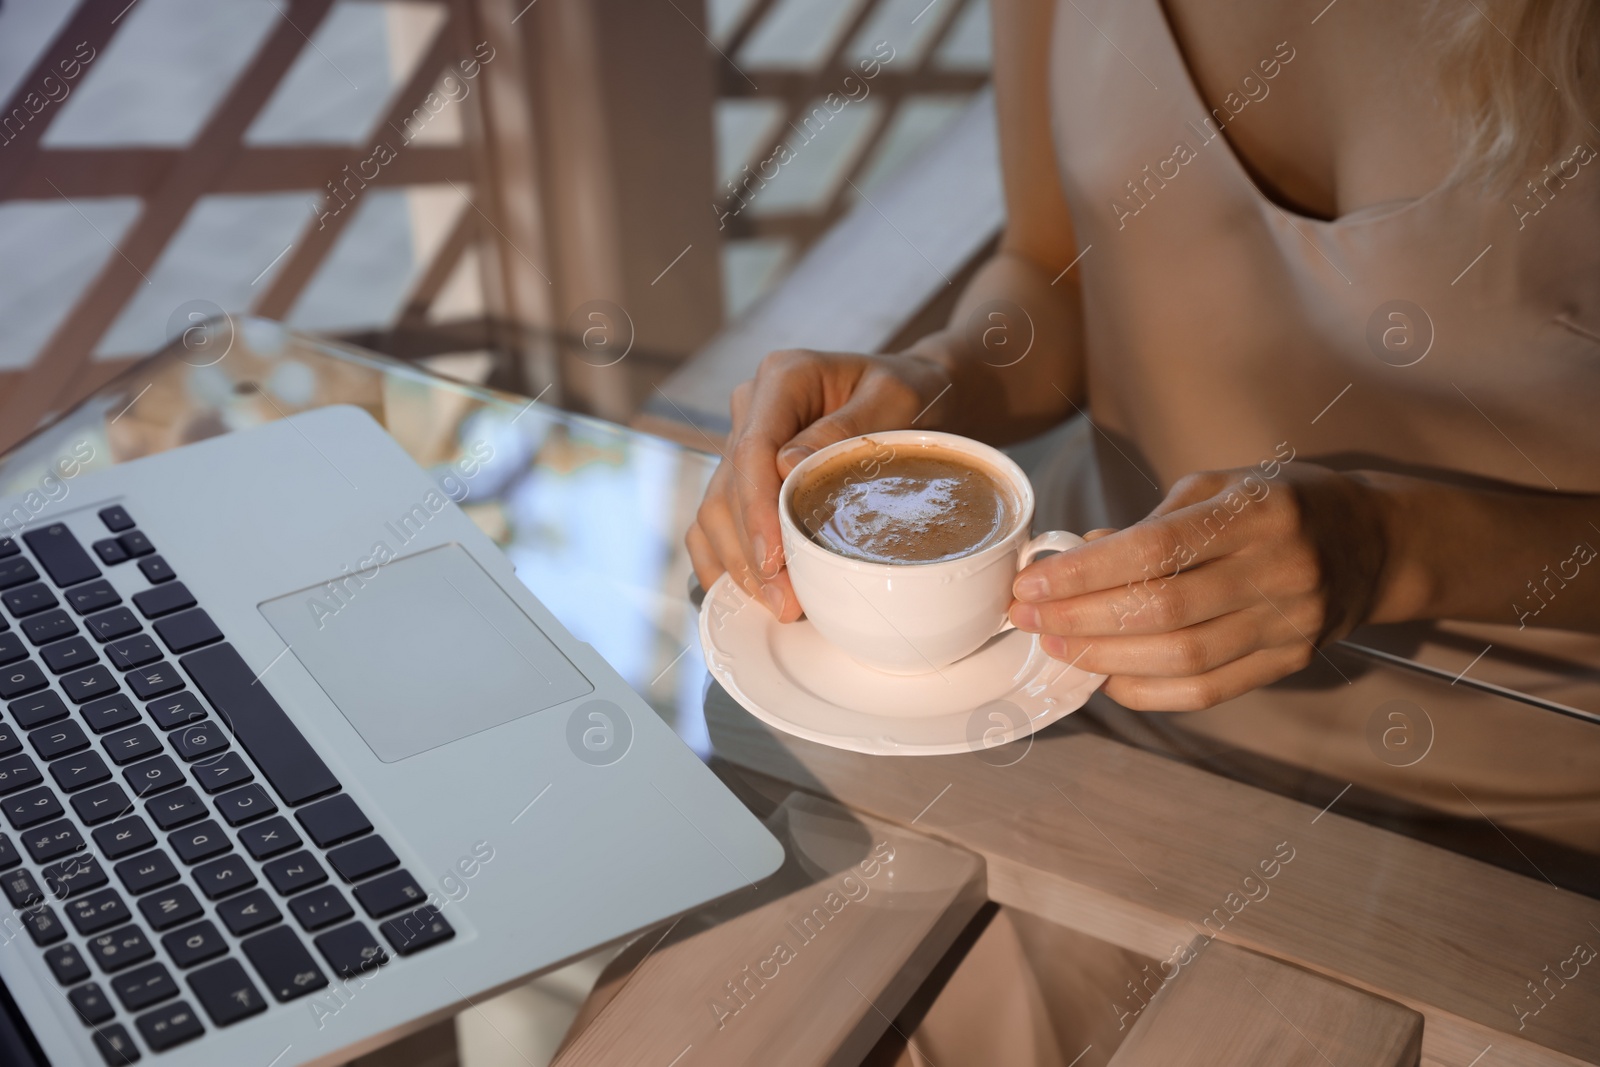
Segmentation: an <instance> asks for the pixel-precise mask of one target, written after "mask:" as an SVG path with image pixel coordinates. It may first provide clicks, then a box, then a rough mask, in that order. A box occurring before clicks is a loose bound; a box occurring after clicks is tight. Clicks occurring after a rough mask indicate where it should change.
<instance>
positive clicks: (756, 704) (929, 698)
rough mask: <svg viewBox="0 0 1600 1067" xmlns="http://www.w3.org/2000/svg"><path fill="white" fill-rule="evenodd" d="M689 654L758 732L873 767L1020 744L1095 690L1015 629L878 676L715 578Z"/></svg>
mask: <svg viewBox="0 0 1600 1067" xmlns="http://www.w3.org/2000/svg"><path fill="white" fill-rule="evenodd" d="M700 647H701V649H702V650H703V651H704V653H705V658H706V667H707V668H708V669H709V670H710V671H711V674H712V677H714V678H716V680H717V681H718V682H720V683H721V684H722V687H723V688H724V689H726V690H727V691H728V693H729V695H730V696H732V697H733V698H734V699H735V700H737V701H738V702H739V703H740V704H741V705H742V706H743V707H744V708H745V710H747V711H749V712H750V714H752V715H754V716H755V717H756V718H758V719H760V720H761V721H762V722H764V723H766V724H767V725H769V726H773V727H775V728H777V729H779V730H782V731H784V732H785V733H790V734H793V735H795V736H796V737H803V738H805V739H806V740H808V741H816V742H818V743H820V744H824V745H832V746H833V747H834V748H843V749H849V750H850V751H852V752H865V753H868V754H870V755H880V756H942V755H949V754H951V753H959V752H975V751H979V750H984V749H989V748H993V747H995V746H997V745H1002V744H1005V743H1006V742H1008V741H1013V740H1016V739H1017V738H1021V737H1027V736H1030V735H1031V734H1033V733H1034V731H1036V730H1040V729H1043V728H1044V727H1046V726H1049V725H1050V724H1051V723H1053V722H1055V721H1056V720H1057V719H1060V718H1062V717H1063V716H1066V715H1069V714H1071V713H1072V712H1074V711H1077V710H1078V709H1079V708H1081V707H1082V706H1083V705H1084V702H1085V701H1087V700H1088V699H1089V694H1091V693H1093V692H1094V691H1095V690H1096V689H1098V688H1099V687H1100V683H1101V682H1103V681H1105V675H1102V674H1089V673H1088V672H1086V671H1082V670H1079V669H1078V668H1076V667H1073V666H1070V665H1068V664H1066V663H1062V662H1061V661H1060V660H1055V659H1051V658H1050V657H1049V656H1047V655H1045V653H1044V652H1043V650H1041V649H1040V648H1039V642H1038V639H1037V638H1036V637H1034V635H1032V634H1028V633H1023V632H1022V631H1020V630H1010V631H1008V632H1006V633H1004V634H1001V635H999V636H998V637H996V638H994V639H993V640H991V641H990V642H989V643H988V644H986V645H984V646H983V647H982V648H980V649H978V651H976V652H974V653H973V654H972V655H970V656H968V657H966V658H965V659H963V660H961V661H959V662H957V663H954V664H951V665H950V666H948V667H945V668H943V669H942V670H941V671H939V672H938V673H932V674H922V675H916V676H914V677H901V676H898V675H893V674H885V673H883V672H882V671H877V670H873V669H872V668H871V667H866V666H863V665H862V664H860V663H857V662H856V661H855V660H853V659H851V658H850V657H849V656H847V655H845V654H844V653H843V652H841V651H840V650H839V649H838V648H837V647H835V646H834V645H831V644H829V643H828V642H827V641H825V640H823V638H822V636H821V635H820V634H818V633H817V631H816V628H815V627H813V626H812V625H811V623H810V622H809V621H808V620H806V619H801V620H800V621H799V622H793V623H789V624H787V625H784V624H781V623H779V622H778V621H777V620H776V619H774V618H773V617H772V613H771V612H769V611H768V610H767V609H766V608H765V607H763V606H762V605H760V604H758V603H756V602H755V601H754V600H753V599H751V598H750V596H749V594H747V593H745V592H744V591H743V590H742V589H740V588H739V587H738V586H736V585H734V583H733V580H732V579H731V578H729V577H728V576H727V575H726V574H724V575H723V576H722V577H721V578H718V579H717V581H716V582H715V583H714V584H713V585H712V586H711V590H710V591H709V592H708V593H706V597H705V600H704V602H703V603H702V604H701V605H700ZM1019 755H1020V754H1019Z"/></svg>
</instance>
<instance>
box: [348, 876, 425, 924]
mask: <svg viewBox="0 0 1600 1067" xmlns="http://www.w3.org/2000/svg"><path fill="white" fill-rule="evenodd" d="M355 899H357V901H358V902H360V905H362V910H365V912H366V913H368V915H371V917H373V918H382V917H384V915H394V913H395V912H398V910H403V909H408V907H411V909H414V907H418V905H419V904H422V902H424V901H426V899H427V893H424V891H422V886H419V885H418V883H416V878H413V877H411V872H408V870H392V872H389V873H387V875H384V877H382V878H373V880H371V881H368V883H365V885H358V886H355Z"/></svg>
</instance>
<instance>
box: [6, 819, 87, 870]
mask: <svg viewBox="0 0 1600 1067" xmlns="http://www.w3.org/2000/svg"><path fill="white" fill-rule="evenodd" d="M22 844H23V846H24V847H25V848H27V850H28V855H29V856H32V857H33V862H35V863H49V862H50V861H51V860H58V859H60V858H61V857H62V856H70V855H72V853H74V852H77V851H78V850H80V849H83V848H87V847H88V845H87V844H86V843H85V842H84V840H83V835H82V834H80V833H78V828H77V827H76V826H74V825H72V823H70V822H68V821H67V820H66V819H61V820H59V821H57V822H53V823H50V824H49V825H48V826H39V827H35V828H34V829H32V830H29V831H28V832H27V833H25V834H23V835H22Z"/></svg>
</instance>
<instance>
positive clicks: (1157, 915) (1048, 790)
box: [706, 688, 1600, 1065]
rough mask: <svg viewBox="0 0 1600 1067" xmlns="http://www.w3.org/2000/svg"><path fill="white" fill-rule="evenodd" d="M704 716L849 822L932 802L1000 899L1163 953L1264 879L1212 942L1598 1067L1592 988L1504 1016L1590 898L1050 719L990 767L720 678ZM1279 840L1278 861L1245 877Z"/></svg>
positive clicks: (1475, 1039)
mask: <svg viewBox="0 0 1600 1067" xmlns="http://www.w3.org/2000/svg"><path fill="white" fill-rule="evenodd" d="M1482 699H1486V700H1487V699H1491V698H1487V697H1484V698H1482ZM706 718H707V723H708V726H709V728H710V731H711V736H712V740H713V742H714V744H715V747H716V750H717V752H718V753H719V755H721V756H722V757H723V758H725V759H728V760H730V761H732V762H734V763H737V764H738V765H740V766H747V767H750V768H752V769H754V770H757V771H760V772H762V773H765V774H768V775H771V776H773V777H777V778H780V779H782V780H784V781H787V782H790V783H792V784H795V785H797V786H800V787H802V788H806V789H810V790H812V791H814V792H817V793H819V794H823V795H827V796H829V797H831V798H832V799H834V800H835V801H836V802H838V803H840V804H843V805H845V806H847V807H849V808H851V809H852V810H855V811H858V812H861V813H863V814H864V815H866V816H870V817H873V818H878V819H883V820H885V821H891V822H897V823H899V824H901V825H906V824H909V822H910V821H911V820H912V819H913V818H917V816H918V815H919V813H921V812H922V811H923V809H924V808H925V807H926V806H927V805H928V803H929V801H930V800H932V799H933V798H935V797H938V798H939V799H938V803H937V804H936V805H934V806H933V807H932V808H931V810H928V811H927V812H926V813H925V814H922V815H921V818H920V819H918V821H917V827H918V829H919V830H922V831H923V832H925V833H930V834H934V835H936V836H939V837H941V838H943V839H945V840H947V841H949V842H951V843H952V844H955V845H957V846H959V847H962V848H965V849H968V850H970V851H973V852H976V853H978V854H979V855H981V856H983V857H984V858H985V860H986V862H987V864H988V882H989V894H990V897H991V899H993V900H994V901H996V902H997V903H1000V904H1002V905H1007V906H1011V907H1015V908H1018V909H1020V910H1023V911H1028V912H1032V913H1033V914H1036V915H1039V916H1042V917H1044V918H1047V919H1050V920H1051V921H1054V922H1057V923H1060V924H1062V925H1065V926H1068V927H1071V928H1073V929H1077V930H1081V931H1083V932H1085V933H1088V934H1090V935H1091V936H1094V937H1097V938H1100V939H1102V940H1107V941H1111V942H1113V943H1115V944H1118V945H1120V946H1122V947H1124V948H1127V949H1130V950H1133V951H1135V952H1140V953H1144V954H1146V955H1149V956H1153V957H1156V958H1160V959H1165V958H1168V957H1169V956H1171V954H1172V953H1173V951H1174V949H1175V947H1176V946H1181V945H1184V944H1187V943H1188V942H1190V941H1191V940H1193V939H1194V937H1195V936H1196V935H1197V934H1202V933H1203V931H1201V929H1200V926H1199V924H1200V923H1202V922H1203V921H1204V920H1205V918H1206V917H1207V916H1209V915H1212V913H1213V909H1217V908H1223V907H1224V906H1225V905H1226V904H1227V902H1228V901H1230V900H1235V901H1242V900H1243V895H1244V894H1245V893H1246V892H1247V891H1248V892H1251V893H1259V892H1260V891H1261V889H1260V886H1261V885H1263V884H1264V885H1266V886H1267V887H1268V889H1269V891H1270V897H1268V898H1266V899H1264V900H1263V901H1262V902H1261V903H1260V904H1259V905H1257V904H1251V905H1249V906H1248V909H1247V910H1248V914H1247V915H1243V914H1241V917H1240V918H1238V919H1237V920H1236V921H1232V922H1229V923H1227V924H1226V925H1223V926H1221V927H1220V931H1217V932H1216V933H1215V936H1217V937H1218V939H1219V940H1222V941H1228V942H1233V943H1236V944H1240V945H1243V946H1245V947H1249V948H1253V949H1255V950H1257V951H1260V952H1264V953H1266V954H1268V955H1270V956H1273V957H1276V958H1278V959H1282V960H1285V961H1287V962H1289V963H1293V964H1295V965H1298V966H1302V967H1306V968H1309V969H1311V970H1313V971H1316V972H1318V973H1322V974H1326V975H1328V976H1330V977H1333V978H1336V979H1338V980H1340V981H1344V982H1348V983H1350V984H1352V985H1355V986H1357V987H1359V988H1361V989H1364V990H1367V991H1369V992H1372V993H1375V994H1377V995H1379V996H1384V997H1388V998H1390V999H1392V1000H1396V1001H1399V1002H1400V1003H1402V1004H1405V1005H1407V1006H1408V1007H1411V1008H1414V1009H1416V1010H1417V1011H1420V1012H1422V1013H1423V1015H1424V1016H1426V1019H1427V1030H1426V1034H1427V1040H1428V1043H1429V1044H1430V1045H1438V1046H1440V1047H1449V1048H1467V1047H1473V1046H1474V1044H1475V1049H1474V1054H1476V1052H1477V1051H1481V1050H1482V1049H1483V1048H1484V1047H1485V1046H1487V1045H1489V1044H1493V1045H1494V1046H1495V1048H1496V1050H1497V1053H1496V1054H1497V1055H1500V1054H1501V1051H1502V1050H1503V1052H1504V1054H1505V1055H1506V1056H1507V1060H1505V1061H1497V1062H1509V1061H1510V1059H1512V1058H1517V1057H1520V1059H1519V1062H1523V1063H1527V1064H1564V1065H1571V1064H1578V1063H1596V1062H1600V1024H1597V1022H1596V1020H1597V1019H1600V982H1589V981H1584V982H1578V981H1569V982H1568V983H1567V984H1566V986H1565V987H1564V988H1562V989H1560V990H1559V992H1558V994H1557V995H1556V996H1555V997H1554V999H1553V1000H1552V1002H1551V1003H1549V1004H1547V1005H1546V1006H1545V1007H1544V1008H1543V1010H1542V1011H1541V1012H1540V1013H1539V1014H1538V1015H1537V1017H1534V1018H1532V1019H1529V1020H1528V1021H1527V1022H1526V1026H1525V1028H1523V1029H1519V1027H1518V1022H1519V1020H1518V1017H1517V1015H1516V1013H1515V1012H1514V1010H1513V1005H1514V1004H1516V1003H1520V1002H1521V1001H1525V1000H1527V999H1528V998H1529V997H1531V995H1532V994H1530V993H1529V992H1528V990H1527V988H1526V983H1527V982H1530V981H1534V980H1536V979H1537V980H1542V979H1543V976H1544V973H1545V972H1544V971H1543V968H1544V967H1545V966H1547V965H1549V966H1551V967H1556V966H1559V965H1560V964H1561V961H1563V960H1566V959H1568V958H1569V957H1570V956H1571V955H1572V952H1573V946H1574V944H1575V943H1577V942H1580V941H1585V942H1588V943H1600V937H1597V936H1596V935H1595V933H1594V930H1595V929H1596V928H1600V902H1597V901H1595V900H1592V899H1590V898H1587V897H1582V896H1579V895H1577V894H1574V893H1570V892H1567V891H1564V890H1559V889H1556V888H1553V887H1552V886H1550V885H1548V884H1546V883H1544V882H1541V881H1536V880H1533V879H1531V878H1525V877H1521V876H1519V875H1516V874H1512V873H1510V872H1507V871H1504V870H1501V869H1499V868H1495V867H1490V866H1488V865H1487V864H1484V863H1481V862H1478V861H1476V860H1473V859H1470V858H1467V857H1465V856H1461V855H1458V854H1456V853H1452V852H1446V851H1444V850H1442V849H1439V848H1435V847H1432V846H1429V845H1425V844H1422V843H1420V842H1417V841H1413V840H1411V839H1409V838H1405V837H1401V836H1399V835H1397V834H1394V833H1391V832H1389V831H1386V830H1382V829H1379V828H1377V827H1375V826H1371V825H1368V824H1366V823H1363V822H1359V821H1355V820H1352V819H1346V818H1344V817H1342V816H1340V815H1339V814H1338V813H1337V812H1336V811H1331V812H1327V813H1325V814H1319V812H1318V811H1317V810H1316V809H1315V808H1312V807H1309V806H1307V805H1305V804H1300V803H1296V802H1294V801H1291V800H1287V799H1284V798H1282V797H1278V796H1276V795H1272V794H1268V793H1265V792H1263V791H1261V790H1259V789H1256V788H1253V787H1251V786H1247V785H1243V784H1240V783H1237V782H1233V781H1228V780H1225V779H1221V778H1218V777H1216V776H1214V775H1211V774H1208V773H1206V772H1204V771H1202V770H1199V769H1197V768H1195V767H1190V766H1187V765H1185V764H1181V763H1176V762H1173V761H1171V760H1167V759H1163V758H1160V757H1158V756H1155V755H1152V754H1149V753H1146V752H1143V751H1140V750H1137V749H1134V748H1132V747H1129V746H1126V745H1122V744H1117V743H1114V742H1111V741H1108V740H1105V739H1103V738H1099V737H1095V736H1091V735H1088V734H1082V733H1075V732H1070V731H1067V730H1051V731H1048V732H1047V733H1046V734H1045V735H1043V736H1040V737H1036V738H1035V739H1034V740H1033V745H1032V748H1031V750H1029V751H1027V753H1026V755H1025V758H1022V759H1020V760H1018V761H1017V762H1016V763H1015V764H1014V765H1011V766H1005V767H996V766H991V765H990V764H989V763H986V762H984V761H983V760H981V759H979V758H978V757H977V756H975V755H974V756H948V757H928V758H915V759H913V758H893V759H885V758H882V757H872V756H863V755H859V754H855V753H850V752H844V751H841V750H837V749H832V748H828V747H825V746H822V745H817V744H812V743H809V742H806V741H801V740H798V739H795V738H792V737H789V736H787V735H780V734H777V733H775V732H774V731H772V730H770V729H769V728H767V727H765V726H763V725H762V724H761V723H760V722H759V721H758V720H756V719H754V718H753V717H752V716H750V715H749V714H748V713H746V712H745V711H744V710H743V709H741V708H739V707H738V706H737V705H735V704H734V703H733V702H732V700H731V699H730V698H728V697H727V696H726V694H724V693H723V692H722V691H721V689H720V688H714V689H713V690H712V693H711V695H710V697H709V698H708V700H707V706H706ZM1285 844H1286V847H1287V848H1288V849H1292V850H1293V852H1294V858H1293V859H1292V861H1291V862H1289V863H1285V864H1282V865H1281V869H1279V870H1278V871H1277V876H1276V878H1275V879H1274V880H1272V881H1270V882H1269V883H1262V882H1261V875H1260V871H1259V870H1258V868H1259V865H1260V864H1261V863H1263V862H1270V861H1272V860H1273V859H1274V856H1275V854H1276V853H1277V851H1278V849H1279V846H1280V845H1285ZM1245 875H1252V876H1254V878H1255V881H1254V882H1252V883H1251V884H1252V885H1253V886H1255V888H1253V889H1248V888H1241V886H1242V879H1243V877H1244V876H1245ZM1230 894H1232V896H1231V897H1230ZM1224 914H1225V915H1226V914H1227V912H1224ZM1591 924H1593V925H1591ZM1208 929H1209V928H1208ZM1519 998H1521V1000H1519ZM1469 1058H1470V1057H1469ZM1462 1062H1465V1061H1462Z"/></svg>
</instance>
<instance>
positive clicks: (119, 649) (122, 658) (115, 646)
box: [106, 634, 161, 671]
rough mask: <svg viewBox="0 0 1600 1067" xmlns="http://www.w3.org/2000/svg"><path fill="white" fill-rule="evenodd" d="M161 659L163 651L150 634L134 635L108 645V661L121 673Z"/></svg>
mask: <svg viewBox="0 0 1600 1067" xmlns="http://www.w3.org/2000/svg"><path fill="white" fill-rule="evenodd" d="M160 658H161V649H160V648H159V647H157V645H156V643H155V640H154V639H153V638H151V636H150V635H149V634H134V635H133V636H131V637H124V638H120V639H118V640H116V641H112V642H111V643H110V644H108V645H106V659H108V660H110V661H111V665H112V666H113V667H115V668H116V669H117V670H119V671H127V670H132V669H133V668H134V667H143V666H144V665H145V664H146V663H154V662H155V661H156V660H158V659H160Z"/></svg>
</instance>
